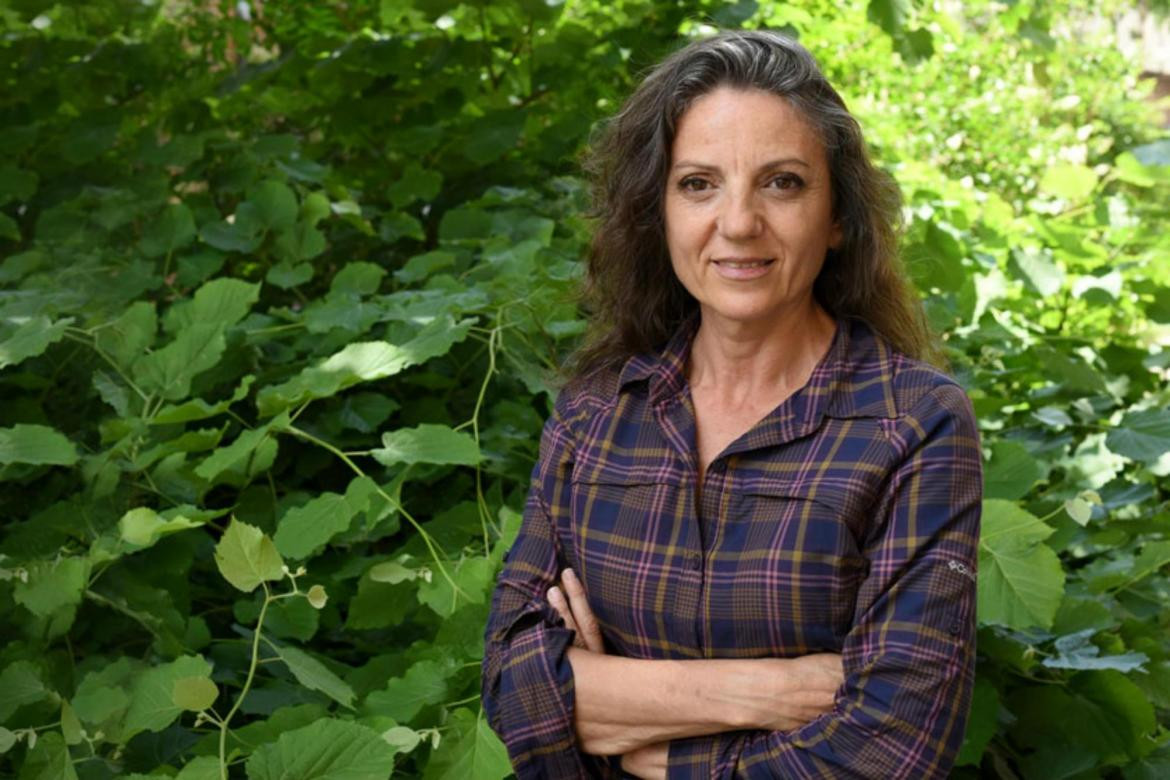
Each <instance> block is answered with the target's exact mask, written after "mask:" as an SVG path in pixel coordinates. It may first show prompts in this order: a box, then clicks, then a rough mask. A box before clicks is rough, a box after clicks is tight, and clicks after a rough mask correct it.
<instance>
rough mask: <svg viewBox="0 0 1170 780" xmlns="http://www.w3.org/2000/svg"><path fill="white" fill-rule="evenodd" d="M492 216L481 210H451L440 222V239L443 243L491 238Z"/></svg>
mask: <svg viewBox="0 0 1170 780" xmlns="http://www.w3.org/2000/svg"><path fill="white" fill-rule="evenodd" d="M491 234H492V215H491V214H489V213H488V212H486V211H481V210H479V209H469V208H458V209H450V210H448V211H447V212H445V213H444V214H443V218H442V219H441V220H440V221H439V238H440V240H443V241H460V240H467V239H484V238H490V237H491Z"/></svg>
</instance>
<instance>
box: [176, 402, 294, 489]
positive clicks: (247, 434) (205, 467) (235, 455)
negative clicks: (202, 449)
mask: <svg viewBox="0 0 1170 780" xmlns="http://www.w3.org/2000/svg"><path fill="white" fill-rule="evenodd" d="M287 424H288V415H285V414H282V415H280V416H279V417H277V418H275V419H272V420H269V421H268V423H266V424H265V425H262V426H260V427H259V428H253V429H251V430H247V431H243V432H241V433H240V435H239V436H237V437H236V440H235V441H233V442H232V443H231V444H229V445H228V446H226V447H220V448H219V449H217V450H216V451H215V452H213V453H211V454H210V455H208V456H207V458H206V459H205V460H204V461H203V462H202V463H200V464H199V465H198V466H196V467H195V473H196V474H197V475H198V476H200V477H202V478H203V479H205V480H207V481H208V482H212V481H214V480H215V478H216V477H218V476H219V475H220V474H222V473H223V472H225V471H228V470H229V469H233V468H236V467H238V466H239V465H241V464H242V463H243V462H245V461H246V460H247V459H248V458H249V457H252V455H253V453H255V452H256V451H257V450H258V449H259V448H260V447H261V445H262V444H264V442H265V441H266V440H267V439H269V438H273V439H275V435H274V430H278V429H280V428H282V427H284V426H286V425H287ZM274 443H275V442H274Z"/></svg>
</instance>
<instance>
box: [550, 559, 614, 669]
mask: <svg viewBox="0 0 1170 780" xmlns="http://www.w3.org/2000/svg"><path fill="white" fill-rule="evenodd" d="M561 584H562V586H563V590H562V588H558V587H557V586H556V585H553V586H552V587H551V588H549V589H548V603H549V604H550V605H552V608H553V609H555V610H556V611H557V613H558V614H560V616H561V617H562V618H564V621H565V625H566V626H567V627H568V628H570V629H572V630H573V631H575V632H576V634H577V635H576V636H575V637H574V638H573V645H574V646H576V647H580V648H583V649H585V650H588V651H590V652H592V653H600V654H602V655H605V641H604V640H603V639H602V638H601V626H599V625H598V624H597V618H595V617H594V616H593V610H591V609H589V602H588V600H586V598H585V589H584V588H583V587H581V581H580V580H578V579H577V575H576V573H574V571H573V570H572V569H565V570H564V571H563V572H561ZM566 594H568V600H567V601H566V600H565V595H566Z"/></svg>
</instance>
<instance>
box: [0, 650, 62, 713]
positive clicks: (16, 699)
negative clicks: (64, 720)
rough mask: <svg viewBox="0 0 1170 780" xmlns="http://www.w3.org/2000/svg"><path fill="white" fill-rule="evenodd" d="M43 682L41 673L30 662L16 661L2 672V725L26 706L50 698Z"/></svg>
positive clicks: (0, 682)
mask: <svg viewBox="0 0 1170 780" xmlns="http://www.w3.org/2000/svg"><path fill="white" fill-rule="evenodd" d="M50 695H51V694H50V692H49V690H48V689H47V688H45V684H44V682H43V681H42V680H41V671H40V669H38V668H37V667H36V666H35V665H34V664H32V663H31V662H29V661H14V662H13V663H10V664H9V665H8V666H6V667H5V668H4V671H3V672H0V723H4V722H6V721H7V720H8V719H9V718H11V717H12V714H13V713H15V712H16V711H17V710H18V709H20V708H21V707H23V706H24V705H26V704H36V703H37V702H40V701H44V700H45V699H47V698H49V697H50Z"/></svg>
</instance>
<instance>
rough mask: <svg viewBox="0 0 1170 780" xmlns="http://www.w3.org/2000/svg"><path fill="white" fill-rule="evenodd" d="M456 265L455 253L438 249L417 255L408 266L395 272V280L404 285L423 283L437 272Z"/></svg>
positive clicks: (410, 260)
mask: <svg viewBox="0 0 1170 780" xmlns="http://www.w3.org/2000/svg"><path fill="white" fill-rule="evenodd" d="M453 265H455V253H454V252H445V251H443V250H441V249H436V250H434V251H433V252H427V253H426V254H421V255H415V256H414V257H412V258H410V259H409V260H407V261H406V265H404V266H402V267H401V268H399V269H398V270H397V271H395V272H394V278H395V279H397V280H398V281H399V282H401V283H402V284H414V283H415V282H421V281H422V280H423V279H426V278H427V277H428V276H430V275H431V274H433V273H434V272H435V271H441V270H443V269H444V268H450V267H451V266H453Z"/></svg>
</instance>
